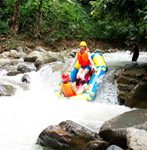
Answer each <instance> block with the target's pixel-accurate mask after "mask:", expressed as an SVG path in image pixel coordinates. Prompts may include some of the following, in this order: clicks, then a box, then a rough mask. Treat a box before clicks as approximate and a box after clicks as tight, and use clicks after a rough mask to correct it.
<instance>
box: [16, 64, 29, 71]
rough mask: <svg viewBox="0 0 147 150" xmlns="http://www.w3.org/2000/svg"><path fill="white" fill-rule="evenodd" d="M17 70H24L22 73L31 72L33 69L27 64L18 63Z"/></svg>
mask: <svg viewBox="0 0 147 150" xmlns="http://www.w3.org/2000/svg"><path fill="white" fill-rule="evenodd" d="M17 71H20V72H22V73H26V72H31V69H30V68H28V67H27V66H25V65H18V67H17Z"/></svg>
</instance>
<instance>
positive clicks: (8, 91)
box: [0, 84, 16, 96]
mask: <svg viewBox="0 0 147 150" xmlns="http://www.w3.org/2000/svg"><path fill="white" fill-rule="evenodd" d="M15 91H16V90H15V88H14V87H13V86H11V85H5V84H0V96H11V95H14V93H15Z"/></svg>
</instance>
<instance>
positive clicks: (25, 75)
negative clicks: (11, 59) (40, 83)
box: [21, 74, 31, 83]
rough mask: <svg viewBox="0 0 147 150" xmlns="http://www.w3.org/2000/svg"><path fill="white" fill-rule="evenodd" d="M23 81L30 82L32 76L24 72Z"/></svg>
mask: <svg viewBox="0 0 147 150" xmlns="http://www.w3.org/2000/svg"><path fill="white" fill-rule="evenodd" d="M21 81H22V82H25V83H30V81H31V78H30V76H29V75H28V74H24V75H23V77H22V78H21Z"/></svg>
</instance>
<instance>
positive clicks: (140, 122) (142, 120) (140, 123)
mask: <svg viewBox="0 0 147 150" xmlns="http://www.w3.org/2000/svg"><path fill="white" fill-rule="evenodd" d="M146 121H147V109H138V110H133V111H130V112H126V113H123V114H121V115H119V116H117V117H115V118H113V119H111V120H109V121H106V122H105V123H104V124H103V126H102V127H101V129H100V132H99V135H100V137H101V138H103V139H104V140H105V141H108V142H109V143H110V144H115V145H118V146H120V147H122V148H127V147H128V145H127V141H128V139H127V129H128V128H130V127H134V128H138V129H144V130H146V129H147V123H146Z"/></svg>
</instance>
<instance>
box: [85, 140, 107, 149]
mask: <svg viewBox="0 0 147 150" xmlns="http://www.w3.org/2000/svg"><path fill="white" fill-rule="evenodd" d="M108 146H109V143H108V142H105V141H100V140H93V141H90V142H89V143H88V144H87V145H86V148H85V149H84V150H106V149H107V148H108Z"/></svg>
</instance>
